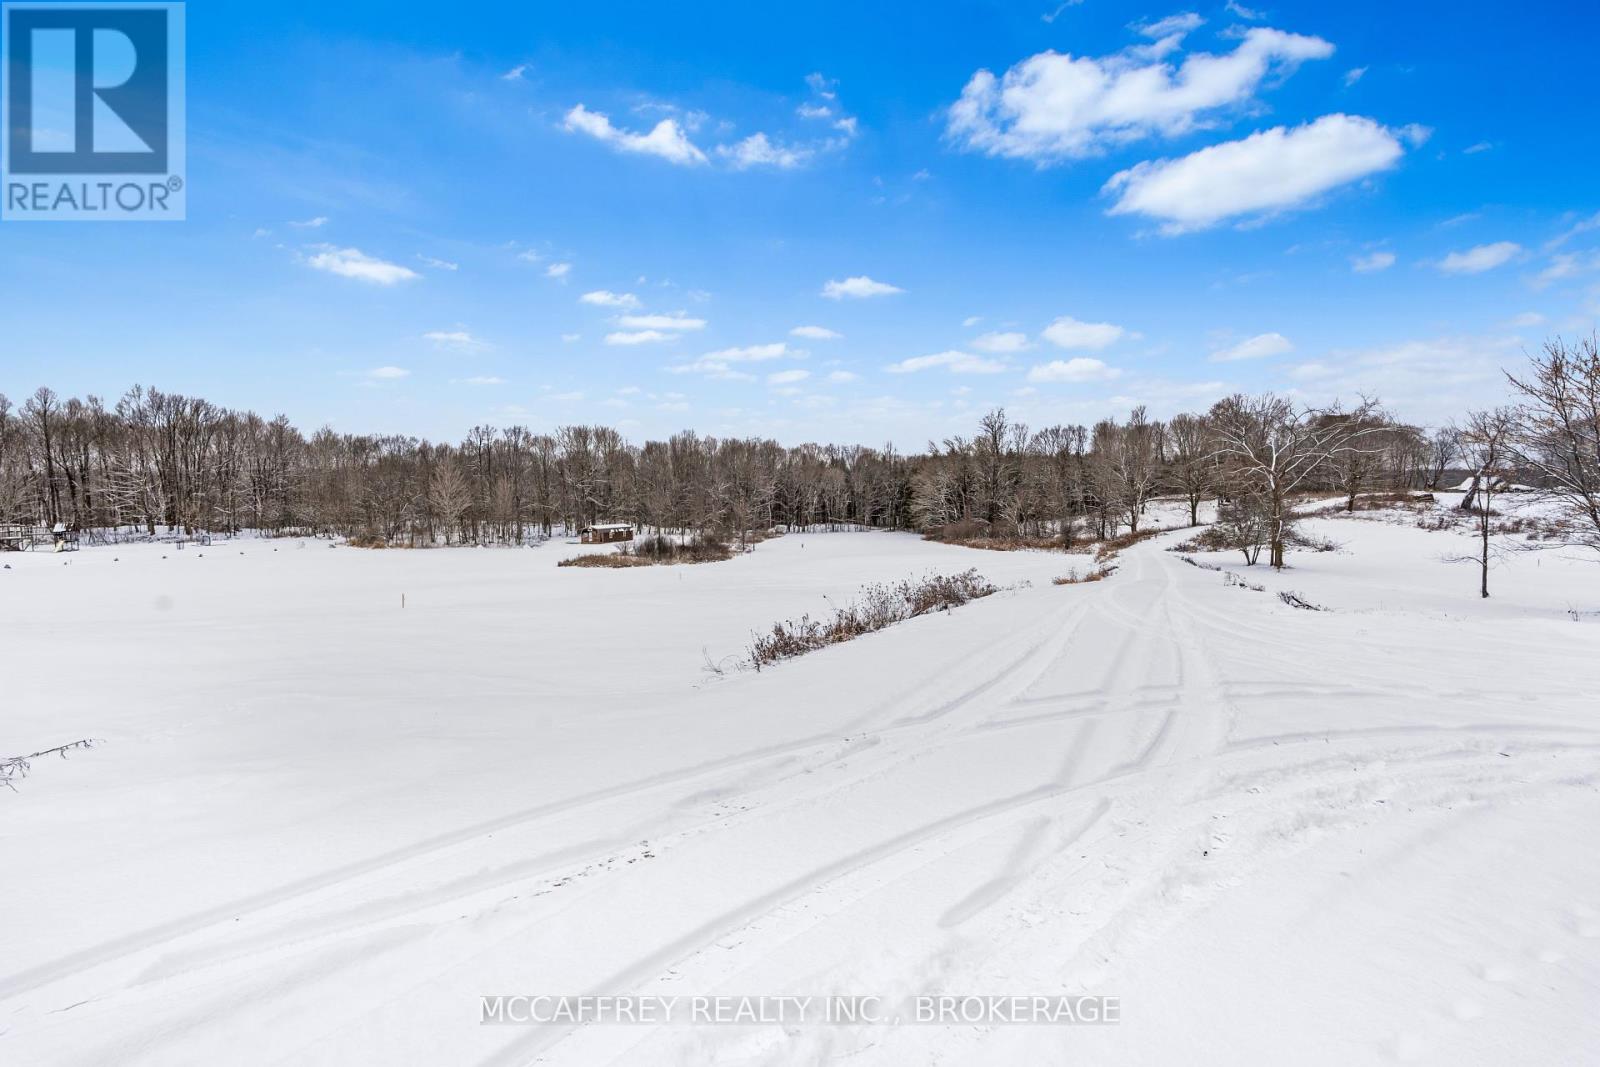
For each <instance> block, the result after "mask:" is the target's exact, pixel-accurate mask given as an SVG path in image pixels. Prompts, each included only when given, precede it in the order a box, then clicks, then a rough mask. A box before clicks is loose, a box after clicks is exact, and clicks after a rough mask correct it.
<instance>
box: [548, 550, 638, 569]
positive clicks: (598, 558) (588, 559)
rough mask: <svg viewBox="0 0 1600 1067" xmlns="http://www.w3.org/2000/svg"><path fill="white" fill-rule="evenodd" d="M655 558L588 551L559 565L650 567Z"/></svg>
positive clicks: (558, 565)
mask: <svg viewBox="0 0 1600 1067" xmlns="http://www.w3.org/2000/svg"><path fill="white" fill-rule="evenodd" d="M654 563H655V560H650V559H640V558H639V557H638V556H629V555H624V554H623V553H621V552H587V553H585V554H584V555H581V556H573V557H572V558H570V559H564V560H561V561H560V562H558V563H557V564H556V566H557V567H649V566H652V565H653V564H654Z"/></svg>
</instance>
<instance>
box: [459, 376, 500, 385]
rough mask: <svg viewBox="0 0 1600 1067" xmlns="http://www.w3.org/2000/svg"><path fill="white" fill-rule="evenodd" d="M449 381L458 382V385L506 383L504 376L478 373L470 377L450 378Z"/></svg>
mask: <svg viewBox="0 0 1600 1067" xmlns="http://www.w3.org/2000/svg"><path fill="white" fill-rule="evenodd" d="M451 381H452V382H454V383H456V384H459V385H504V384H506V380H505V379H504V378H496V377H494V376H493V375H478V376H476V377H472V378H452V379H451Z"/></svg>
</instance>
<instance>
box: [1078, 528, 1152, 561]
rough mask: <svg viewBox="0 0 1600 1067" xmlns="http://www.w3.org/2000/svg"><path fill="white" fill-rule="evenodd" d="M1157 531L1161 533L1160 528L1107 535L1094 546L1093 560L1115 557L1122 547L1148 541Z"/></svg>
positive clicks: (1105, 559) (1129, 546)
mask: <svg viewBox="0 0 1600 1067" xmlns="http://www.w3.org/2000/svg"><path fill="white" fill-rule="evenodd" d="M1159 533H1161V531H1160V530H1140V531H1139V532H1138V533H1125V534H1118V535H1117V536H1116V537H1108V538H1106V539H1105V540H1104V541H1101V542H1100V543H1099V544H1098V545H1097V546H1095V550H1094V559H1095V562H1096V563H1104V562H1106V561H1107V560H1113V559H1116V558H1117V553H1119V552H1121V551H1122V550H1123V549H1125V548H1132V547H1133V546H1134V545H1136V544H1138V543H1139V542H1140V541H1148V540H1150V538H1152V537H1155V536H1156V535H1157V534H1159Z"/></svg>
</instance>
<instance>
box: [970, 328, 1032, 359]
mask: <svg viewBox="0 0 1600 1067" xmlns="http://www.w3.org/2000/svg"><path fill="white" fill-rule="evenodd" d="M972 347H973V348H976V349H977V350H978V351H980V352H993V353H996V354H999V353H1003V352H1021V351H1022V350H1023V349H1026V348H1030V347H1032V346H1031V345H1029V343H1028V335H1027V334H1025V333H1016V332H1007V333H1000V332H992V333H984V334H979V335H978V336H977V337H974V338H973V339H972Z"/></svg>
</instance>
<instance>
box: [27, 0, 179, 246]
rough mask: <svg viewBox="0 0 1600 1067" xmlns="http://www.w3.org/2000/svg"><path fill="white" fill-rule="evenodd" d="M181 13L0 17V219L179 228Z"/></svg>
mask: <svg viewBox="0 0 1600 1067" xmlns="http://www.w3.org/2000/svg"><path fill="white" fill-rule="evenodd" d="M183 18H184V5H183V4H182V3H128V4H104V3H101V4H74V3H6V4H3V5H0V38H3V51H0V55H3V62H0V66H3V69H0V97H3V100H0V111H3V119H0V127H3V129H4V157H3V159H0V184H3V188H4V196H3V197H0V219H4V221H7V222H16V221H37V220H158V221H159V220H181V219H182V218H183V217H184V213H185V201H186V197H185V188H184V173H183V172H184V77H183V76H184V54H183V45H184V38H183Z"/></svg>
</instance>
